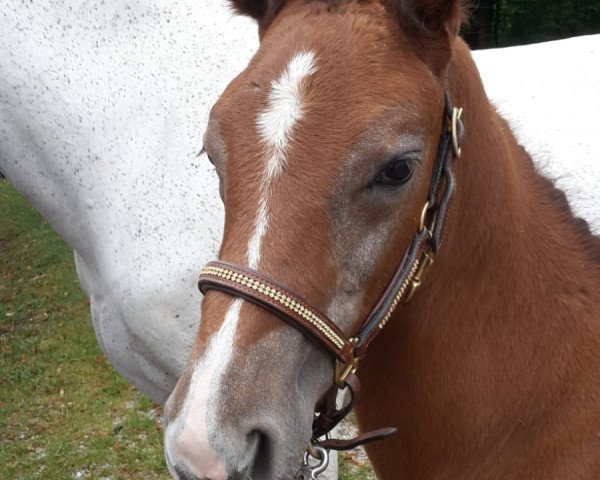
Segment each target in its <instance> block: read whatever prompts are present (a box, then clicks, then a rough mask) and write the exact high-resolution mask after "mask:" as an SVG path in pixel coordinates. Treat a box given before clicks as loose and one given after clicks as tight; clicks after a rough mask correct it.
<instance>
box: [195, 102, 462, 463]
mask: <svg viewBox="0 0 600 480" xmlns="http://www.w3.org/2000/svg"><path fill="white" fill-rule="evenodd" d="M461 114H462V109H460V108H452V107H451V105H450V100H449V98H448V95H447V94H446V95H445V102H444V113H443V117H444V118H443V129H442V133H441V135H440V142H439V144H438V149H437V154H436V160H435V163H434V166H433V172H432V176H431V182H430V184H429V192H428V197H427V200H426V202H425V204H424V206H423V210H422V212H421V218H420V222H419V226H418V229H417V233H416V235H415V236H414V238H413V240H412V242H411V244H410V246H409V247H408V250H407V251H406V253H405V254H404V257H403V259H402V261H401V262H400V265H399V266H398V268H397V269H396V271H395V273H394V275H393V277H392V279H391V281H390V282H389V284H388V286H387V288H386V289H385V291H384V292H383V294H382V295H381V297H380V299H379V301H378V302H377V303H376V305H375V307H374V308H373V309H372V310H371V312H370V313H369V315H368V316H367V318H366V320H365V321H364V322H363V324H362V326H361V328H360V329H359V331H358V332H357V333H356V335H354V336H353V337H350V338H349V337H348V336H346V334H345V333H344V332H342V331H341V329H340V328H339V327H338V326H337V325H336V324H335V323H334V322H333V321H332V320H331V319H329V318H328V317H327V316H326V315H325V314H323V313H322V312H320V311H319V310H317V309H316V308H314V307H312V306H311V305H310V304H309V303H308V302H307V301H306V300H304V299H303V298H302V297H301V296H300V295H299V294H297V293H295V292H293V291H291V290H290V289H288V288H287V287H285V286H283V285H281V284H280V283H278V282H277V281H275V280H273V279H271V278H269V277H267V276H265V275H263V274H261V273H260V272H257V271H255V270H252V269H249V268H247V267H243V266H240V265H234V264H231V263H227V262H220V261H215V262H210V263H209V264H207V265H206V267H205V268H204V269H203V270H202V272H201V273H200V280H199V282H198V286H199V288H200V291H201V292H202V293H203V294H204V293H206V292H207V291H208V290H219V291H222V292H225V293H228V294H230V295H233V296H236V297H241V298H243V299H245V300H247V301H249V302H251V303H254V304H255V305H258V306H259V307H262V308H264V309H265V310H268V311H269V312H271V313H273V314H274V315H276V316H278V317H279V318H281V319H282V320H284V321H286V322H288V323H290V324H291V325H292V326H293V327H295V328H297V329H299V330H300V331H302V333H304V334H305V335H306V336H308V337H309V338H310V339H313V340H316V341H317V343H319V344H320V345H321V346H322V347H323V348H325V350H327V351H328V352H329V353H331V355H332V356H333V357H334V358H335V361H336V365H335V381H334V385H333V386H332V387H331V388H330V389H329V390H328V391H327V392H326V393H325V395H324V396H323V397H322V398H321V400H320V401H319V403H318V404H317V407H316V409H315V419H314V422H313V440H312V443H311V447H310V448H309V451H310V450H311V449H312V446H313V445H319V446H321V447H324V448H325V449H334V450H348V449H351V448H354V447H356V446H358V445H361V444H364V443H367V442H370V441H373V440H378V439H381V438H385V437H387V436H389V435H391V434H393V433H395V431H396V429H395V428H384V429H381V430H376V431H373V432H369V433H366V434H363V435H360V436H359V437H357V438H355V439H352V440H339V439H329V438H328V439H326V440H318V439H319V438H320V437H323V436H324V435H327V434H328V433H329V432H330V431H331V430H332V429H333V428H334V427H335V426H336V425H337V424H338V423H339V422H340V421H341V420H342V419H343V418H344V417H346V415H347V414H348V413H349V412H350V410H351V409H352V408H353V406H354V404H355V403H356V401H357V399H358V393H359V389H360V384H359V381H358V377H357V376H356V370H357V367H358V361H359V359H361V358H362V357H364V355H365V354H366V350H367V348H368V347H369V345H370V343H371V342H372V341H373V339H374V338H375V337H376V336H377V335H378V334H379V332H381V330H382V329H383V327H384V326H385V325H386V323H387V322H388V321H389V319H390V318H391V316H392V314H393V312H394V311H395V309H396V307H397V306H398V304H399V303H400V301H402V300H403V301H404V303H407V302H408V301H409V300H410V299H411V298H412V296H413V294H414V293H415V291H416V290H417V289H418V287H419V286H420V285H421V278H422V275H423V273H424V272H425V270H426V269H427V268H428V267H429V266H430V265H431V264H432V263H433V255H434V254H436V253H437V252H438V250H439V248H440V246H441V243H442V233H443V227H444V220H445V217H446V213H447V210H448V203H449V201H450V199H451V197H452V194H453V193H454V188H455V180H454V175H453V173H452V160H453V159H454V158H460V154H461V149H460V140H461V138H462V135H463V126H462V122H461V120H460V117H461ZM344 389H348V391H349V392H350V401H349V402H348V403H347V404H346V405H345V406H344V407H342V408H341V409H338V408H337V406H336V398H337V393H338V391H339V390H344ZM321 450H322V448H321ZM313 452H314V450H313Z"/></svg>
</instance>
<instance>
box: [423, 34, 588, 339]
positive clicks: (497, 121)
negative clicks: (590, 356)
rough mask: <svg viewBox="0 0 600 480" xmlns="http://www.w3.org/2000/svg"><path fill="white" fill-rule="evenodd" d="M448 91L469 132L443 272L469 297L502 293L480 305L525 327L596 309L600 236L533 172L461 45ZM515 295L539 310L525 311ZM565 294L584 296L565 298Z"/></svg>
mask: <svg viewBox="0 0 600 480" xmlns="http://www.w3.org/2000/svg"><path fill="white" fill-rule="evenodd" d="M449 88H450V92H451V95H452V96H453V98H454V99H455V100H454V102H455V103H456V104H457V105H459V106H463V107H464V109H465V114H464V122H465V127H466V129H467V132H466V136H465V141H464V142H463V151H464V152H465V155H464V157H463V158H461V159H460V160H458V163H457V164H456V165H455V170H456V175H457V181H458V187H457V194H456V203H455V204H454V205H453V206H452V207H451V208H452V209H453V212H452V213H451V216H450V218H449V219H448V225H447V232H446V244H445V246H444V250H445V251H444V252H443V253H442V254H443V255H444V257H445V258H444V259H443V261H442V262H440V263H441V264H442V265H441V267H440V270H441V271H440V272H439V275H440V277H442V276H445V277H447V281H449V282H452V281H454V282H456V281H459V280H458V279H459V278H462V281H464V282H466V284H471V286H470V288H471V289H472V290H471V291H472V295H475V293H476V292H478V291H479V292H481V293H482V294H483V293H484V292H486V291H487V292H489V291H490V288H493V289H495V290H497V295H496V296H495V297H494V298H489V297H487V296H486V297H485V299H486V301H483V302H482V299H481V298H479V299H478V303H481V304H482V305H483V304H487V305H488V308H489V309H490V313H491V312H494V311H496V309H500V310H501V311H502V312H505V313H508V312H511V311H512V312H513V314H514V317H515V318H516V319H518V324H519V325H520V327H521V328H523V327H527V324H528V323H535V322H536V321H542V322H543V325H544V328H548V326H549V323H551V322H552V320H553V319H557V320H558V319H559V318H561V317H565V316H567V317H568V316H578V317H579V316H581V315H582V307H583V305H584V304H586V303H587V304H590V305H592V304H593V305H595V306H596V307H597V306H598V295H597V294H596V292H598V286H599V281H600V277H599V274H600V261H599V260H600V249H598V242H597V239H594V238H593V237H592V236H591V234H590V233H589V231H588V230H587V226H586V225H585V222H580V223H578V222H577V220H576V219H574V218H573V216H572V213H571V211H570V209H569V207H568V203H567V201H566V198H565V196H564V194H562V192H560V191H558V190H556V189H555V188H554V186H553V184H552V182H551V181H549V180H548V179H546V178H544V177H543V176H542V175H540V174H539V173H538V172H537V171H536V169H535V167H534V164H533V162H532V160H531V157H530V156H529V155H528V154H527V152H525V150H524V149H523V148H522V147H521V146H519V145H518V143H517V141H516V139H515V137H514V135H513V133H512V132H511V130H510V128H509V127H508V124H507V123H506V122H505V121H504V119H502V118H501V117H500V115H498V113H497V112H496V111H495V109H494V108H493V107H492V105H491V104H490V102H489V101H488V99H487V97H486V95H485V92H484V90H483V86H482V83H481V80H480V78H479V74H478V72H477V70H476V67H475V64H474V62H473V60H472V58H471V56H470V53H469V52H468V50H467V48H466V46H465V45H464V44H463V43H462V41H461V42H460V43H459V45H458V47H457V52H456V55H455V59H454V61H453V62H452V64H451V66H450V70H449ZM444 267H445V268H444ZM433 272H436V270H435V268H434V269H433ZM436 274H437V272H436V273H433V274H432V275H433V276H435V275H436ZM452 279H453V280H452ZM484 279H485V281H486V282H487V284H485V283H482V280H484ZM492 286H493V287H492ZM577 292H579V293H577ZM582 292H587V295H586V294H582V295H580V293H582ZM518 297H520V298H522V301H523V302H525V303H526V304H527V305H528V306H530V308H532V309H533V310H534V311H535V313H533V312H532V315H523V312H522V311H521V310H520V308H521V307H523V306H524V305H523V304H521V305H518V303H517V302H516V301H515V299H516V298H518ZM568 297H576V298H578V299H579V300H578V301H565V300H566V299H567V298H568ZM472 298H473V299H475V298H476V297H474V296H473V297H472ZM557 303H564V305H563V306H561V308H560V311H561V312H562V314H558V312H557V311H556V310H555V307H556V306H557ZM584 311H585V309H584ZM596 311H597V310H596ZM584 316H585V315H584Z"/></svg>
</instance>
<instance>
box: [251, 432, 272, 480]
mask: <svg viewBox="0 0 600 480" xmlns="http://www.w3.org/2000/svg"><path fill="white" fill-rule="evenodd" d="M246 439H247V449H246V453H247V456H246V458H247V459H248V460H249V462H248V463H247V464H246V465H248V466H249V467H251V470H252V473H253V476H255V477H258V478H266V476H267V475H268V472H270V471H271V457H272V455H271V454H272V452H271V441H270V440H269V436H268V434H266V433H265V432H262V431H260V430H253V431H251V432H250V433H249V434H248V435H247V436H246Z"/></svg>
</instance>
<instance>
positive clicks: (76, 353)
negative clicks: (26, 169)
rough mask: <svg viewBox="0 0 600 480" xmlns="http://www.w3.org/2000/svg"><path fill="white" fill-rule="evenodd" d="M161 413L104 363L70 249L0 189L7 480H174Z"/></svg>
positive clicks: (1, 449)
mask: <svg viewBox="0 0 600 480" xmlns="http://www.w3.org/2000/svg"><path fill="white" fill-rule="evenodd" d="M161 414H162V411H161V408H160V407H159V406H157V405H155V404H153V403H152V402H151V401H150V400H149V399H148V398H147V397H145V396H144V395H142V394H141V393H139V392H137V391H136V390H135V389H134V388H133V387H131V386H130V385H129V384H127V382H125V380H123V379H122V378H121V377H120V376H119V375H118V374H117V373H116V372H115V370H114V369H113V368H112V367H111V366H110V365H109V364H108V362H107V361H106V360H105V358H104V356H103V355H102V352H101V351H100V348H99V347H98V344H97V342H96V337H95V335H94V331H93V329H92V325H91V321H90V314H89V305H88V303H87V300H86V298H85V296H84V294H83V292H82V291H81V289H80V287H79V282H78V280H77V276H76V274H75V270H74V266H73V253H72V251H71V249H70V248H69V247H68V246H67V245H66V244H65V243H64V242H63V241H62V240H61V239H60V238H59V237H58V236H57V235H56V233H54V231H53V230H52V229H51V228H50V226H49V225H48V224H47V223H46V222H45V221H44V220H43V219H42V218H41V217H40V216H39V215H38V214H37V213H36V212H35V211H34V210H33V208H32V207H31V206H29V204H28V203H27V202H26V201H25V200H23V199H22V198H21V197H20V196H19V195H18V194H17V193H16V192H15V190H14V189H13V188H12V186H10V184H8V183H7V182H6V181H2V180H0V432H1V433H0V479H1V480H11V479H19V480H29V479H38V478H43V479H47V480H54V479H61V480H63V479H102V480H120V479H133V478H135V479H138V478H143V479H145V480H154V479H167V478H169V476H168V473H167V471H166V467H165V465H164V461H163V452H162V431H161V424H160V416H161ZM342 458H343V457H342V455H340V459H342ZM368 471H369V470H368V469H367V468H365V467H360V466H359V467H357V466H355V465H354V464H353V462H351V461H348V462H340V480H366V479H367V478H370V477H368ZM371 478H372V477H371Z"/></svg>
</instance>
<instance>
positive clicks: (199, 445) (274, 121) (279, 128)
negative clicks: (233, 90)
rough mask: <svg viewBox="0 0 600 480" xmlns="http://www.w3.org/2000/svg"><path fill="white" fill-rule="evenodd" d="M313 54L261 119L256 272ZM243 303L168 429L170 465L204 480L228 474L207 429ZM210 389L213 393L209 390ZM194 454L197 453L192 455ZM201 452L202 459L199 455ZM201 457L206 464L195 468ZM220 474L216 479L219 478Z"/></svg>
mask: <svg viewBox="0 0 600 480" xmlns="http://www.w3.org/2000/svg"><path fill="white" fill-rule="evenodd" d="M315 70H316V68H315V55H314V53H312V52H304V53H298V54H296V55H294V56H293V57H292V59H291V60H290V62H289V63H288V65H287V67H286V68H285V70H284V71H283V73H282V74H281V76H280V77H279V78H278V79H276V80H274V81H273V82H272V83H271V90H270V92H269V96H268V102H267V107H266V109H265V110H264V111H263V112H261V113H260V114H259V115H258V118H257V120H256V127H257V130H258V134H259V137H260V140H261V142H262V144H263V145H264V150H265V157H266V163H265V165H264V174H263V178H262V181H261V184H260V187H259V188H260V192H259V201H258V206H257V213H256V217H255V221H254V232H253V234H252V236H251V237H250V239H249V241H248V247H247V263H248V266H249V267H250V268H253V269H258V266H259V263H260V252H261V245H262V240H263V238H264V235H265V233H266V231H267V228H268V225H269V205H268V203H269V195H270V190H271V185H272V183H273V181H274V180H275V179H277V178H278V177H279V175H281V172H282V171H283V168H284V166H285V163H286V149H287V147H288V145H289V142H290V138H291V136H292V132H293V129H294V126H295V125H296V124H297V122H298V121H299V120H300V119H301V118H302V116H303V113H304V112H303V97H304V91H305V88H304V81H305V79H306V78H307V77H308V76H310V75H311V74H312V73H314V72H315ZM241 306H242V300H241V299H236V300H234V301H233V302H232V303H231V305H230V306H229V308H228V309H227V313H226V314H225V319H224V321H223V324H222V325H221V328H220V329H219V331H218V333H217V334H215V335H214V337H213V338H212V339H211V341H210V344H209V347H208V349H207V351H206V354H205V355H204V357H203V358H202V359H201V360H200V361H199V362H198V363H197V364H196V365H194V372H193V374H192V379H191V381H190V387H189V390H188V393H187V396H186V400H185V403H184V407H183V409H182V412H181V414H180V415H179V416H178V417H177V419H175V421H174V422H173V423H172V424H170V425H169V429H168V431H167V437H166V441H167V455H168V456H169V457H170V463H171V464H175V463H177V461H178V460H180V461H181V460H183V461H184V462H185V464H186V465H187V466H188V467H189V468H191V469H192V472H193V473H194V474H195V475H196V476H199V477H200V478H203V476H206V475H207V474H209V472H213V473H216V472H219V474H220V475H222V474H223V472H224V467H225V465H224V463H223V459H222V458H221V457H220V455H218V454H217V453H216V452H214V451H213V450H212V448H211V447H210V442H209V440H208V434H209V432H208V429H209V425H208V422H210V419H212V418H215V415H216V412H214V411H212V409H211V407H212V408H215V407H216V406H217V405H219V399H218V397H217V398H216V399H214V400H216V401H209V397H210V396H212V395H219V392H220V381H221V377H222V375H223V372H224V371H225V369H226V367H227V365H228V364H229V361H230V360H231V357H232V354H233V342H234V338H235V332H236V330H237V324H238V321H239V317H240V309H241ZM209 389H210V390H209ZM176 442H177V443H178V444H179V447H178V448H177V449H176V450H177V453H178V455H177V457H178V458H171V455H170V454H169V450H171V446H174V445H175V443H176ZM192 452H193V454H192ZM200 452H203V453H202V455H198V454H199V453H200ZM200 456H201V457H203V458H204V460H205V461H206V463H203V464H202V465H194V464H193V462H194V461H196V462H197V461H200V462H202V460H199V457H200ZM217 476H219V475H218V474H217V475H215V478H216V477H217ZM219 478H220V476H219Z"/></svg>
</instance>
